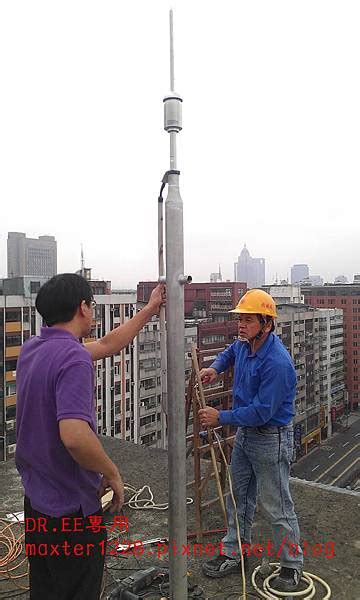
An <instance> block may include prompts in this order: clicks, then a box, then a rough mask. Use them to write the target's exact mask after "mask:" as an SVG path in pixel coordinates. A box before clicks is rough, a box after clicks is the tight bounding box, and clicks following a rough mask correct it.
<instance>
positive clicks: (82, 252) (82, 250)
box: [81, 244, 85, 273]
mask: <svg viewBox="0 0 360 600" xmlns="http://www.w3.org/2000/svg"><path fill="white" fill-rule="evenodd" d="M84 269H85V260H84V248H83V245H82V244H81V272H82V273H83V272H84Z"/></svg>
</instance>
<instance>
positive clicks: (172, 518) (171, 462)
mask: <svg viewBox="0 0 360 600" xmlns="http://www.w3.org/2000/svg"><path fill="white" fill-rule="evenodd" d="M170 87H171V93H170V94H169V96H168V98H166V99H165V100H164V102H165V129H166V130H167V131H169V133H170V171H171V172H170V173H169V176H168V195H167V199H166V203H165V239H166V297H167V300H166V304H167V306H166V315H167V367H168V371H167V382H168V385H167V392H168V466H169V541H170V543H174V544H176V548H177V552H175V551H172V552H170V560H169V566H170V598H171V600H186V598H187V597H188V595H187V587H188V586H187V560H186V556H182V552H181V551H180V549H181V548H182V547H183V546H182V544H185V545H186V543H187V537H186V530H187V525H186V468H185V466H186V445H185V410H184V408H185V403H184V401H185V342H184V332H185V326H184V283H185V277H184V234H183V204H182V200H181V196H180V189H179V173H178V172H174V171H176V133H177V132H178V131H180V130H181V116H180V115H181V98H180V97H179V96H177V95H176V94H175V93H174V89H173V87H174V51H173V15H172V11H170ZM172 548H173V549H174V548H175V546H172Z"/></svg>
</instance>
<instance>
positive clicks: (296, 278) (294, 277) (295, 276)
mask: <svg viewBox="0 0 360 600" xmlns="http://www.w3.org/2000/svg"><path fill="white" fill-rule="evenodd" d="M307 277H309V266H308V265H305V264H297V265H293V266H292V267H291V283H292V284H296V283H300V282H301V281H303V280H304V279H306V278H307Z"/></svg>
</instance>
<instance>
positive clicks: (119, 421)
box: [84, 292, 137, 441]
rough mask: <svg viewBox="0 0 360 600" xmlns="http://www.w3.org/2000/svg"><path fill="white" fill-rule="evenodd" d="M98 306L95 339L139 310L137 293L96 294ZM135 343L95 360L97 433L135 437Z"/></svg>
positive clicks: (93, 335) (93, 333)
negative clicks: (107, 356) (137, 308)
mask: <svg viewBox="0 0 360 600" xmlns="http://www.w3.org/2000/svg"><path fill="white" fill-rule="evenodd" d="M94 299H95V301H96V307H95V312H94V319H93V327H92V331H91V334H90V336H89V338H86V340H84V341H85V342H87V341H92V340H93V339H99V338H101V337H103V336H104V335H106V334H107V333H108V332H109V331H111V330H112V329H114V328H115V327H118V326H119V325H122V324H124V323H125V322H126V321H128V320H129V319H131V317H132V316H133V315H134V314H135V312H136V295H135V292H133V293H126V294H100V295H95V296H94ZM136 346H137V340H136V339H135V340H134V341H133V342H132V343H131V344H129V345H128V346H127V347H126V348H124V349H123V350H121V351H120V352H119V353H117V354H115V355H113V356H111V357H110V358H105V359H103V360H99V361H97V362H96V363H95V365H94V369H95V402H96V412H97V426H98V433H99V434H102V435H109V436H111V437H118V438H120V439H123V440H128V441H130V440H131V441H135V440H136V426H135V423H136V411H137V390H136V383H135V381H136V352H137V350H136Z"/></svg>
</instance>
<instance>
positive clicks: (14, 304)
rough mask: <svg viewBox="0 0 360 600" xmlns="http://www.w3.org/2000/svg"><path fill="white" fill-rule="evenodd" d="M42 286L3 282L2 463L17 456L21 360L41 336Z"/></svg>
mask: <svg viewBox="0 0 360 600" xmlns="http://www.w3.org/2000/svg"><path fill="white" fill-rule="evenodd" d="M45 280H46V278H45ZM40 283H43V281H42V282H40V281H38V280H36V281H33V280H32V278H30V277H24V278H20V277H19V278H16V279H14V280H12V279H4V280H1V281H0V284H1V285H0V461H3V460H6V459H7V458H11V457H12V456H13V455H14V452H15V444H16V427H15V417H16V366H17V359H18V357H19V354H20V349H21V346H22V344H23V343H24V342H25V341H26V340H27V339H28V338H29V337H30V336H31V335H37V334H38V333H39V332H40V326H41V317H40V315H39V313H38V312H37V311H36V309H35V298H36V293H37V291H38V289H39V288H40Z"/></svg>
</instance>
